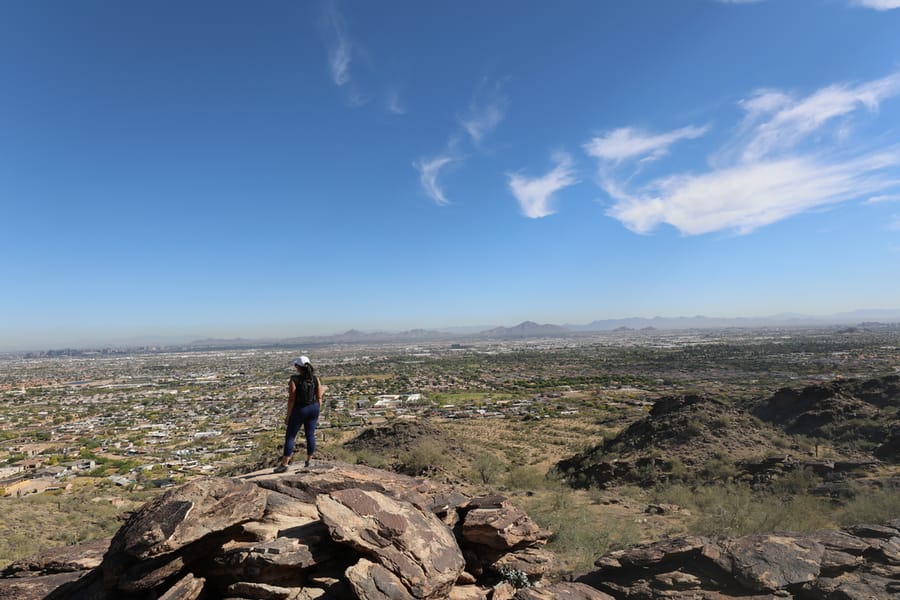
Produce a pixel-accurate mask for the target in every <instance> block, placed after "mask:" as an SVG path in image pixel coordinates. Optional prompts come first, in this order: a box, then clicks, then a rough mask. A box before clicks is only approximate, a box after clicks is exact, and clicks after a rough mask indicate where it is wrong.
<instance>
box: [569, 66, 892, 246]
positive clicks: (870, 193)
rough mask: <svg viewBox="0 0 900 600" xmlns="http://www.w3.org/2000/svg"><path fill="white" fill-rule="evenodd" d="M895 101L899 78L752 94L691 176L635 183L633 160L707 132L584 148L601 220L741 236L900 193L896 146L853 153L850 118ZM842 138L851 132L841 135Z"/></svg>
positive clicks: (692, 129) (645, 229)
mask: <svg viewBox="0 0 900 600" xmlns="http://www.w3.org/2000/svg"><path fill="white" fill-rule="evenodd" d="M898 95H900V72H898V73H894V74H891V75H889V76H887V77H883V78H881V79H876V80H874V81H870V82H865V83H862V84H855V85H851V84H835V85H830V86H826V87H824V88H822V89H819V90H816V91H813V92H812V93H810V94H808V95H806V96H803V97H795V96H793V95H791V94H789V93H785V92H781V91H778V90H760V91H757V92H755V93H754V94H752V95H751V96H750V97H749V98H747V99H744V100H741V101H740V102H738V106H739V107H740V108H742V109H743V111H744V113H745V116H744V119H743V121H742V122H741V123H740V124H739V125H738V127H736V128H735V131H734V133H733V135H732V136H731V138H730V139H728V140H727V141H726V142H724V144H723V145H722V146H721V147H720V148H717V149H716V150H715V151H714V152H713V153H712V155H711V156H710V161H709V162H710V165H711V166H707V167H706V168H705V169H701V170H700V171H699V172H695V171H681V172H673V173H670V174H668V175H664V176H661V177H657V178H655V179H652V180H649V181H643V182H641V181H640V180H639V179H638V177H637V174H638V172H639V170H640V167H639V165H640V163H641V162H643V161H646V160H652V159H657V158H660V157H662V156H664V155H665V154H667V153H668V152H669V151H670V149H672V148H673V146H674V145H675V144H676V143H678V142H681V141H683V140H688V139H693V138H696V137H699V136H700V135H703V134H704V133H706V131H707V130H708V128H704V127H697V126H688V127H683V128H680V129H676V130H674V131H670V132H665V133H646V132H639V133H638V132H636V131H635V130H633V129H631V128H627V127H625V128H621V129H617V130H615V131H613V132H611V133H608V134H605V135H602V136H599V137H595V138H593V139H591V140H590V141H588V142H587V143H586V144H585V145H584V149H585V152H587V154H589V155H590V156H592V157H594V158H596V159H597V161H598V176H597V182H598V184H599V185H600V186H601V188H603V189H604V191H606V193H607V194H608V195H609V197H610V198H611V199H612V200H613V204H612V206H610V207H609V209H608V210H607V215H609V216H611V217H613V218H615V219H617V220H619V221H620V222H621V223H622V224H623V225H625V226H626V227H627V228H629V229H631V230H632V231H635V232H637V233H650V232H652V231H653V230H654V229H656V228H657V227H659V226H660V225H663V224H668V225H671V226H673V227H675V228H676V229H678V231H680V232H681V233H682V234H685V235H699V234H705V233H710V232H714V231H723V230H731V231H735V232H737V233H739V234H746V233H749V232H751V231H753V230H755V229H757V228H759V227H763V226H766V225H771V224H772V223H775V222H778V221H780V220H783V219H787V218H789V217H792V216H794V215H797V214H800V213H803V212H807V211H809V210H813V209H815V208H818V207H825V206H829V205H834V204H837V203H840V202H845V201H848V200H852V199H856V198H861V197H868V198H869V203H874V202H878V201H887V200H888V199H889V198H893V197H895V196H896V191H897V188H898V187H900V171H898V168H900V146H890V147H882V148H875V149H872V148H865V149H861V148H856V147H854V146H853V143H852V142H853V140H852V130H853V125H854V121H853V119H856V118H859V117H860V113H863V114H866V113H868V114H869V115H877V111H878V109H879V107H880V105H881V104H882V103H883V102H885V101H886V100H888V99H891V98H894V97H896V96H898ZM848 132H850V133H848Z"/></svg>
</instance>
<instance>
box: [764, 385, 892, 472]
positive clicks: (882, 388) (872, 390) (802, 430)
mask: <svg viewBox="0 0 900 600" xmlns="http://www.w3.org/2000/svg"><path fill="white" fill-rule="evenodd" d="M753 414H754V415H756V416H757V417H759V418H760V419H762V420H764V421H767V422H769V423H772V424H774V425H776V426H778V427H780V428H782V429H783V430H784V431H785V432H787V433H789V434H801V435H806V436H810V437H814V438H821V439H824V440H828V441H830V442H833V443H837V444H841V445H845V446H846V445H853V446H856V447H860V448H862V449H864V450H870V451H871V452H872V453H873V454H874V455H875V456H876V457H877V458H879V459H881V460H884V461H888V462H893V463H897V462H900V376H898V375H888V376H885V377H879V378H874V379H866V380H859V379H838V380H835V381H831V382H829V383H825V384H821V385H812V386H807V387H805V388H802V389H799V390H796V389H791V388H784V389H782V390H779V391H778V392H776V393H775V394H774V395H773V396H772V397H771V398H768V399H767V400H765V401H763V402H761V403H760V404H759V405H758V406H756V407H755V408H754V409H753Z"/></svg>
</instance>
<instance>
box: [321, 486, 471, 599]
mask: <svg viewBox="0 0 900 600" xmlns="http://www.w3.org/2000/svg"><path fill="white" fill-rule="evenodd" d="M316 507H317V508H318V509H319V513H320V514H321V515H322V521H323V522H324V523H325V524H326V525H327V526H328V528H329V530H330V531H331V536H332V537H333V538H334V539H335V540H336V541H338V542H343V543H346V544H348V545H350V546H352V547H353V548H356V549H357V550H359V551H361V552H363V553H364V554H366V555H367V556H370V557H373V558H374V559H375V560H376V561H377V562H378V564H379V565H381V566H382V567H384V568H386V569H387V570H389V571H390V572H391V573H392V574H393V575H395V576H396V577H397V578H399V580H400V581H402V582H403V584H404V586H405V587H406V589H407V590H408V591H409V593H410V594H411V595H412V597H414V598H420V599H422V598H436V597H442V596H445V595H446V594H447V593H449V591H450V588H451V587H452V586H453V583H454V582H455V581H456V580H457V578H458V577H459V575H460V573H462V570H463V567H464V566H465V561H464V560H463V556H462V552H461V551H460V549H459V546H458V544H457V542H456V539H455V538H454V537H453V533H452V532H451V531H450V530H449V529H448V528H447V526H446V525H445V524H444V523H442V522H441V521H440V520H439V519H438V518H437V517H436V516H435V515H434V514H433V513H430V512H425V511H423V510H422V509H421V508H419V507H416V506H414V505H412V504H410V503H408V502H403V501H400V500H395V499H393V498H390V497H388V496H386V495H384V494H381V493H379V492H374V491H365V490H359V489H346V490H338V491H335V492H332V493H331V494H328V495H327V496H322V497H320V498H319V499H318V501H317V502H316ZM368 569H369V570H371V568H368ZM351 581H352V580H351Z"/></svg>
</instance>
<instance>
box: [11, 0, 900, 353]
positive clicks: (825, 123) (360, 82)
mask: <svg viewBox="0 0 900 600" xmlns="http://www.w3.org/2000/svg"><path fill="white" fill-rule="evenodd" d="M518 6H519V5H518V3H514V2H512V1H500V2H495V3H490V4H489V5H487V6H484V5H483V4H482V3H475V2H471V1H463V2H457V3H452V4H448V5H436V4H433V3H420V2H412V1H409V0H397V1H396V2H392V3H390V4H388V5H387V8H385V6H384V5H375V4H372V3H366V2H358V1H350V0H346V1H339V0H319V1H313V2H308V3H292V2H286V1H285V2H280V1H279V2H270V3H265V4H263V5H249V4H240V3H237V4H230V3H221V2H212V1H208V0H204V1H196V2H189V3H176V4H172V3H152V4H142V5H135V4H119V3H110V2H105V1H101V0H85V1H84V2H79V3H77V4H66V3H54V4H47V3H11V2H10V3H3V4H0V51H2V53H3V55H4V56H5V57H7V60H4V61H3V62H2V63H0V81H2V82H3V87H4V89H5V90H8V91H9V93H4V94H2V95H0V207H2V209H3V212H2V214H3V223H4V224H5V225H6V227H4V230H3V235H2V236H0V253H2V255H3V256H4V257H5V258H4V260H3V261H2V262H0V280H2V281H3V294H2V295H0V350H2V349H8V350H12V349H40V348H51V347H64V346H66V345H70V344H75V343H77V342H78V341H85V342H87V341H89V340H95V341H101V340H109V341H111V342H115V341H116V340H127V339H130V338H136V337H146V336H149V335H154V336H162V337H183V336H208V337H221V338H228V337H277V338H284V337H293V336H303V335H328V334H333V333H337V332H340V331H345V330H347V329H351V328H356V329H363V330H374V329H381V330H404V329H411V328H435V329H436V328H443V327H451V326H478V325H479V324H485V325H486V326H488V325H490V326H497V325H507V326H509V325H513V324H515V323H518V322H521V321H524V320H533V321H537V322H541V323H556V324H563V323H587V322H590V321H593V320H596V319H611V318H625V317H653V316H656V315H662V316H671V317H676V316H692V315H706V316H709V317H740V316H745V317H761V316H767V315H776V314H780V313H800V314H806V315H829V314H834V313H841V312H850V311H854V310H857V309H868V308H893V307H900V141H898V140H900V36H898V35H896V32H897V31H900V2H896V1H894V0H878V1H876V0H789V1H784V2H781V1H775V0H762V1H757V2H736V1H725V0H722V1H716V0H690V1H684V2H677V3H675V2H669V1H667V0H636V1H634V2H628V3H580V4H572V5H564V6H556V5H551V4H546V5H542V4H538V5H535V6H532V7H530V8H529V10H528V11H524V12H523V11H521V10H518V9H517V8H518Z"/></svg>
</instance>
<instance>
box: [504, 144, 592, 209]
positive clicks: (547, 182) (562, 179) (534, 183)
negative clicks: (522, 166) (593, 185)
mask: <svg viewBox="0 0 900 600" xmlns="http://www.w3.org/2000/svg"><path fill="white" fill-rule="evenodd" d="M553 160H554V162H555V163H556V166H555V167H554V168H553V169H552V170H551V171H550V172H549V173H547V174H545V175H543V176H541V177H535V178H528V177H525V176H524V175H521V174H519V173H507V174H506V176H507V178H508V179H509V182H508V183H509V189H510V191H511V192H512V194H513V196H515V198H516V200H517V201H518V203H519V208H520V209H521V210H522V214H523V215H525V216H526V217H530V218H532V219H539V218H541V217H546V216H548V215H552V214H553V213H554V212H556V211H555V210H554V208H553V200H554V195H555V194H556V192H558V191H559V190H561V189H563V188H566V187H569V186H570V185H574V184H576V183H578V179H577V178H576V177H575V171H574V169H573V167H572V158H571V157H570V156H569V155H568V154H565V153H563V152H560V153H557V154H556V155H555V156H554V157H553Z"/></svg>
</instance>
